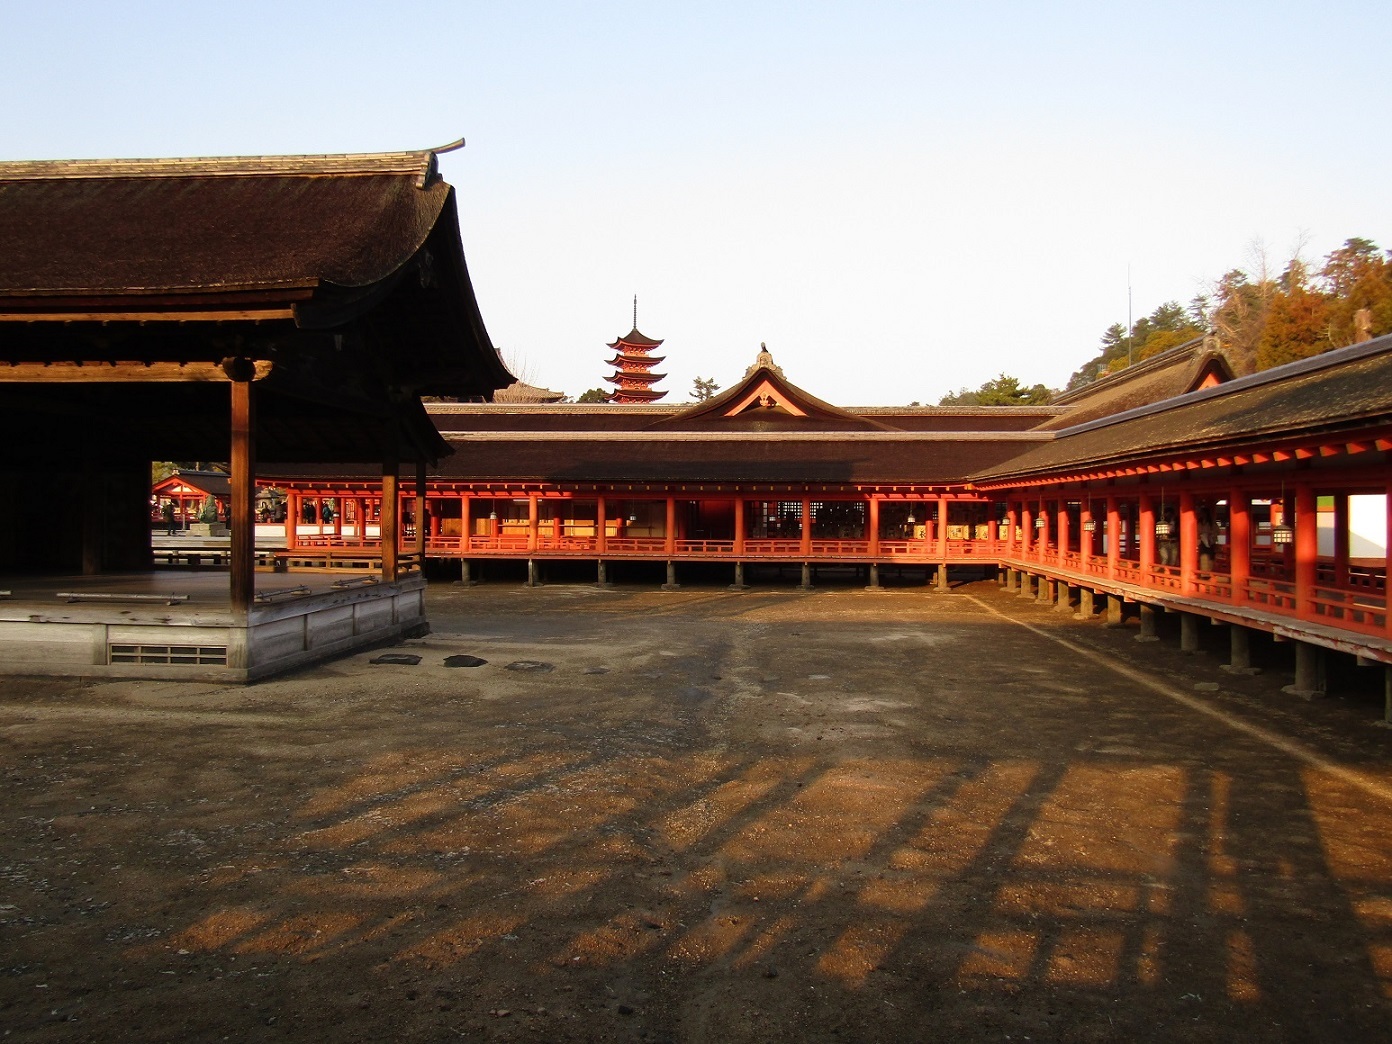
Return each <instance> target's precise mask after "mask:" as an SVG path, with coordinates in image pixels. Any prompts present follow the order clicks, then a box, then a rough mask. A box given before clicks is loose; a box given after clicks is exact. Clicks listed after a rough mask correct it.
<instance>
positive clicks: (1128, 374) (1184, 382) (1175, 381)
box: [1041, 337, 1233, 428]
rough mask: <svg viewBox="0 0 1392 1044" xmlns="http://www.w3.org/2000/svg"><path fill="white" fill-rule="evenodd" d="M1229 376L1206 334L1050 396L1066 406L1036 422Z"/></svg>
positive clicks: (1128, 405) (1061, 424)
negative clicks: (1060, 411) (1060, 412)
mask: <svg viewBox="0 0 1392 1044" xmlns="http://www.w3.org/2000/svg"><path fill="white" fill-rule="evenodd" d="M1232 379H1233V372H1232V369H1231V367H1229V366H1228V361H1227V359H1226V358H1225V357H1224V356H1223V354H1222V353H1221V352H1220V351H1218V350H1217V347H1216V345H1214V344H1213V343H1211V342H1210V341H1209V339H1208V338H1206V337H1195V338H1194V339H1193V340H1191V341H1186V342H1185V343H1184V344H1181V345H1177V346H1175V347H1174V348H1171V349H1170V350H1169V351H1166V352H1161V353H1160V354H1159V355H1154V356H1152V357H1151V358H1149V359H1145V360H1142V361H1141V362H1139V363H1136V364H1135V365H1134V366H1128V367H1126V368H1125V369H1123V370H1118V371H1117V372H1116V373H1110V374H1108V375H1107V376H1105V377H1101V378H1099V379H1098V380H1095V381H1093V382H1092V383H1091V384H1085V385H1084V386H1083V387H1081V388H1075V389H1074V390H1073V391H1067V392H1064V393H1063V394H1061V395H1057V396H1055V397H1054V399H1053V401H1052V402H1051V403H1050V405H1053V406H1066V407H1068V410H1067V412H1065V413H1064V414H1063V415H1062V416H1060V417H1059V418H1057V419H1056V420H1053V421H1049V422H1046V423H1045V424H1043V425H1041V427H1044V428H1066V427H1072V426H1074V425H1077V424H1083V423H1086V422H1087V421H1090V420H1095V419H1096V418H1098V417H1105V416H1109V415H1111V414H1115V413H1122V412H1125V411H1126V410H1131V409H1136V408H1137V407H1140V406H1146V405H1149V404H1150V403H1153V402H1160V401H1162V400H1164V399H1172V398H1174V397H1175V396H1176V395H1183V394H1185V393H1186V392H1191V391H1197V390H1198V389H1200V388H1205V387H1211V386H1213V385H1215V384H1222V383H1224V382H1226V381H1230V380H1232Z"/></svg>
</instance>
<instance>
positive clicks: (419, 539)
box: [415, 460, 429, 570]
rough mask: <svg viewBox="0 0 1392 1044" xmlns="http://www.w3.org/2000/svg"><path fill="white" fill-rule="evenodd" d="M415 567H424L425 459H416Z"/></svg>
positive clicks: (425, 533)
mask: <svg viewBox="0 0 1392 1044" xmlns="http://www.w3.org/2000/svg"><path fill="white" fill-rule="evenodd" d="M415 514H416V568H418V569H421V570H424V569H425V547H426V543H425V541H426V536H427V534H428V532H429V530H428V528H427V526H428V523H427V522H426V521H425V516H426V510H425V461H423V460H418V461H416V508H415Z"/></svg>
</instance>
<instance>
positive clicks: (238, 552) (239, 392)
mask: <svg viewBox="0 0 1392 1044" xmlns="http://www.w3.org/2000/svg"><path fill="white" fill-rule="evenodd" d="M237 362H238V363H239V364H244V365H245V367H246V369H250V368H251V366H250V363H249V361H248V360H245V359H239V360H237ZM228 376H230V377H233V378H234V379H233V381H232V460H231V467H232V474H231V475H230V476H229V478H230V480H231V487H232V505H231V507H232V510H231V512H230V514H231V522H232V535H231V538H230V541H231V543H230V548H229V551H230V554H229V556H228V560H229V561H230V563H231V572H232V577H231V583H232V609H233V611H234V612H246V611H247V610H249V609H250V608H251V607H252V605H253V604H254V603H255V602H256V402H255V396H254V395H253V394H252V382H251V380H250V374H246V375H243V374H240V373H229V374H228ZM236 377H242V378H243V379H241V380H237V379H235V378H236Z"/></svg>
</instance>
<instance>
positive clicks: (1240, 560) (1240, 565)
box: [1228, 489, 1252, 604]
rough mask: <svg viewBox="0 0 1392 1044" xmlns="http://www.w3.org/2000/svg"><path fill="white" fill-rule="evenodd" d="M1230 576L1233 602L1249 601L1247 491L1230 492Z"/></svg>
mask: <svg viewBox="0 0 1392 1044" xmlns="http://www.w3.org/2000/svg"><path fill="white" fill-rule="evenodd" d="M1228 574H1229V577H1230V579H1231V580H1232V597H1233V601H1234V602H1237V603H1239V604H1241V603H1243V602H1246V601H1247V580H1248V578H1249V577H1250V576H1251V575H1252V511H1251V506H1250V505H1249V504H1248V501H1247V492H1246V490H1241V489H1232V490H1229V491H1228Z"/></svg>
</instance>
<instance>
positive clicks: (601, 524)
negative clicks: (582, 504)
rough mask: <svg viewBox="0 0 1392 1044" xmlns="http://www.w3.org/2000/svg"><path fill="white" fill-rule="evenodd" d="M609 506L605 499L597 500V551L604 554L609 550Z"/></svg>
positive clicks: (599, 498)
mask: <svg viewBox="0 0 1392 1044" xmlns="http://www.w3.org/2000/svg"><path fill="white" fill-rule="evenodd" d="M608 508H609V505H608V504H606V503H605V502H604V498H603V497H598V498H597V499H596V500H595V531H594V532H595V551H596V552H597V553H598V554H601V555H602V554H604V552H605V551H607V550H608V549H609V517H608V516H609V510H608Z"/></svg>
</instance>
